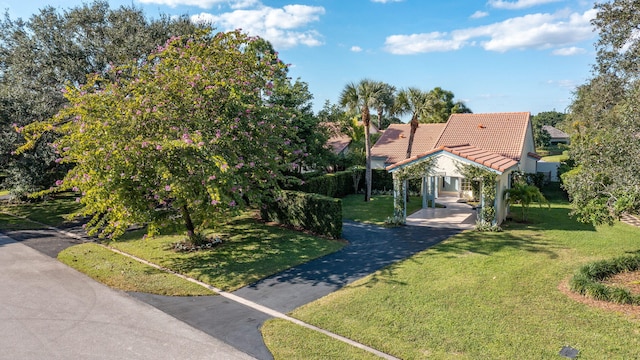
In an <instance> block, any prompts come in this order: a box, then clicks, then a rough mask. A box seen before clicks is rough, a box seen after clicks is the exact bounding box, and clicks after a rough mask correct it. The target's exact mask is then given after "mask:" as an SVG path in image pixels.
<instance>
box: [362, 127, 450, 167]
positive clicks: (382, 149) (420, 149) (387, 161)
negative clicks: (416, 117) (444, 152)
mask: <svg viewBox="0 0 640 360" xmlns="http://www.w3.org/2000/svg"><path fill="white" fill-rule="evenodd" d="M445 125H446V124H420V126H418V129H416V133H415V135H414V138H413V146H412V148H413V149H412V151H411V152H412V153H414V154H421V153H424V152H427V151H429V150H431V149H433V148H434V147H435V145H436V141H437V140H438V137H439V136H440V134H441V133H442V129H444V127H445ZM410 132H411V124H391V125H389V127H388V128H387V129H386V130H385V131H384V132H383V134H382V136H380V138H379V139H378V141H377V142H376V143H375V145H373V146H372V147H371V168H373V169H384V168H386V167H387V166H389V165H392V164H395V163H397V162H398V161H401V160H404V159H405V158H406V157H407V145H408V144H409V135H410Z"/></svg>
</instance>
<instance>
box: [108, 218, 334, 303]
mask: <svg viewBox="0 0 640 360" xmlns="http://www.w3.org/2000/svg"><path fill="white" fill-rule="evenodd" d="M217 232H218V233H219V234H221V235H222V239H223V243H222V245H218V246H216V247H214V248H213V249H211V250H200V251H196V252H175V251H174V250H173V249H172V244H174V243H176V242H178V241H181V240H184V235H183V232H181V231H176V232H174V233H173V234H166V235H159V236H156V237H153V238H143V234H144V232H143V231H141V230H139V231H135V232H131V233H129V234H126V235H125V236H124V237H123V238H122V239H120V240H118V241H112V242H109V243H108V245H109V246H112V247H114V248H116V249H118V250H121V251H124V252H126V253H128V254H132V255H135V256H137V257H140V258H142V259H145V260H147V261H150V262H152V263H154V264H157V265H160V266H163V267H166V268H168V269H171V270H173V271H175V272H177V273H180V274H183V275H187V276H189V277H192V278H195V279H197V280H200V281H202V282H204V283H207V284H210V285H213V286H215V287H217V288H219V289H222V290H225V291H233V290H236V289H239V288H241V287H243V286H246V285H249V284H251V283H253V282H255V281H258V280H260V279H263V278H265V277H267V276H269V275H273V274H275V273H278V272H280V271H282V270H285V269H288V268H290V267H292V266H295V265H298V264H302V263H305V262H308V261H310V260H313V259H315V258H317V257H321V256H323V255H326V254H329V253H332V252H335V251H338V250H339V249H341V248H342V247H343V246H344V245H345V244H344V243H343V242H340V241H335V240H328V239H325V238H321V237H317V236H313V235H309V234H306V233H302V232H297V231H293V230H289V229H286V228H282V227H278V226H271V225H267V224H264V223H261V222H259V221H256V220H255V219H254V218H253V216H252V214H249V213H248V214H246V215H243V216H239V217H237V218H235V219H233V220H231V221H230V222H229V223H227V224H223V225H220V227H219V228H218V229H217Z"/></svg>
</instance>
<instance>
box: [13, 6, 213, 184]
mask: <svg viewBox="0 0 640 360" xmlns="http://www.w3.org/2000/svg"><path fill="white" fill-rule="evenodd" d="M199 27H200V26H199V25H196V24H193V23H192V22H190V21H189V19H188V18H187V17H177V18H173V17H172V18H169V17H166V16H162V17H160V18H159V19H156V20H147V19H146V18H145V17H144V15H143V13H142V11H141V10H139V9H136V8H133V7H120V8H118V9H110V7H109V4H108V2H107V1H95V2H93V3H91V4H83V5H81V6H78V7H75V8H72V9H69V10H66V11H59V10H58V9H56V8H54V7H51V6H47V7H44V8H43V9H41V10H40V12H39V13H37V14H35V15H33V16H32V17H31V18H29V19H28V20H26V21H25V20H22V19H12V18H11V17H10V16H9V15H8V13H7V14H5V15H4V17H3V18H1V19H0V138H2V141H0V171H4V172H7V173H8V175H9V178H8V184H7V185H8V186H9V187H12V188H14V190H15V192H16V193H22V192H25V191H26V192H28V191H33V190H37V189H41V188H43V187H48V186H50V185H51V184H53V182H54V181H55V179H56V177H58V176H60V174H61V173H64V171H66V170H67V169H68V166H64V164H59V163H56V162H55V161H54V160H55V158H56V156H55V154H54V152H53V149H52V148H51V147H50V146H49V145H48V143H49V142H51V141H52V140H53V138H52V137H51V135H47V136H45V137H44V138H43V139H42V140H43V141H40V142H38V143H37V144H35V145H34V146H33V147H32V148H31V149H30V150H29V151H26V152H23V153H22V154H20V155H19V156H16V155H11V152H12V151H13V150H14V149H15V147H16V146H17V145H18V144H20V143H22V142H23V138H22V136H21V134H18V133H16V132H15V131H14V130H13V126H14V125H17V126H25V125H27V124H29V123H32V122H34V121H42V120H45V119H48V118H50V117H51V116H53V115H54V114H55V113H56V112H57V111H58V110H60V109H61V108H62V106H64V104H66V103H67V100H66V99H65V97H64V95H63V93H62V91H61V90H62V89H63V88H64V87H65V84H67V83H69V84H72V85H76V86H79V85H81V84H84V83H85V81H86V74H89V73H103V72H104V71H105V70H106V69H107V67H108V66H109V64H114V65H119V64H123V63H124V62H126V61H129V60H131V59H134V58H140V57H144V56H146V55H148V54H150V53H151V51H152V50H153V49H155V48H156V47H157V46H159V45H162V44H164V42H165V41H166V40H167V39H168V38H169V37H171V36H172V35H180V34H191V33H193V32H194V31H196V29H197V28H199Z"/></svg>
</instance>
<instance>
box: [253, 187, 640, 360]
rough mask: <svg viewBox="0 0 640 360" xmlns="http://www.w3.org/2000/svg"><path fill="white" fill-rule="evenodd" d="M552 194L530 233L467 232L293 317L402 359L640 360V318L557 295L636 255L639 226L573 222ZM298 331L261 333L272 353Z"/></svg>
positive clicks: (517, 228)
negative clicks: (587, 272)
mask: <svg viewBox="0 0 640 360" xmlns="http://www.w3.org/2000/svg"><path fill="white" fill-rule="evenodd" d="M557 195H558V194H548V195H547V198H548V199H549V200H551V201H552V206H551V209H550V210H548V209H546V208H542V209H540V208H537V207H532V208H530V209H529V214H530V217H529V220H530V223H529V224H520V223H515V222H512V223H508V224H505V225H504V229H505V231H504V232H500V233H479V232H474V231H468V232H463V233H461V234H459V235H456V236H454V237H452V238H450V239H448V240H446V241H444V242H442V243H441V244H439V245H437V246H435V247H433V248H431V249H429V250H426V251H424V252H422V253H420V254H417V255H416V256H413V257H412V258H410V259H407V260H405V261H402V262H400V263H397V264H395V265H392V266H389V267H387V268H385V269H382V270H380V271H378V272H376V273H375V274H373V275H371V276H368V277H366V278H363V279H361V280H359V281H357V282H355V283H353V284H351V285H349V286H347V287H345V288H343V289H342V290H340V291H338V292H335V293H333V294H330V295H328V296H326V297H324V298H322V299H320V300H318V301H315V302H313V303H311V304H308V305H306V306H303V307H301V308H299V309H297V310H295V311H294V312H293V313H292V316H294V317H296V318H298V319H301V320H303V321H306V322H308V323H311V324H313V325H316V326H319V327H321V328H324V329H327V330H329V331H332V332H335V333H337V334H340V335H343V336H346V337H348V338H351V339H353V340H356V341H358V342H361V343H364V344H366V345H368V346H371V347H373V348H376V349H378V350H380V351H383V352H386V353H389V354H391V355H394V356H396V357H399V358H402V359H424V358H430V359H431V358H433V359H449V358H461V359H515V358H518V359H549V358H558V357H559V355H558V352H559V351H560V349H561V348H562V347H563V346H571V347H574V348H576V349H578V350H579V351H580V353H579V357H580V358H584V359H637V358H640V319H638V318H636V317H633V316H632V315H624V314H621V313H616V312H612V311H609V310H604V309H600V308H594V307H590V306H588V305H585V304H583V303H579V302H576V301H574V300H572V299H570V298H569V297H568V296H567V295H565V294H564V293H563V292H562V291H561V289H562V288H563V285H562V284H564V283H566V281H567V280H568V279H569V278H570V277H571V276H572V275H573V274H574V273H575V271H576V270H577V269H578V268H579V267H580V266H581V265H583V264H585V263H588V262H591V261H594V260H598V259H609V258H613V257H617V256H620V255H625V254H629V253H636V252H638V251H640V240H639V239H640V229H638V228H635V227H631V226H628V225H626V224H621V223H618V224H616V225H615V226H613V227H609V226H602V227H593V226H590V225H584V224H579V223H577V222H575V220H573V219H571V218H569V216H568V212H569V207H568V204H567V203H566V202H565V201H564V200H563V199H562V197H561V196H557ZM513 211H514V212H517V211H519V209H517V208H514V209H513ZM425 231H428V230H425ZM295 327H296V325H293V324H288V323H285V322H282V321H279V320H276V321H270V322H267V323H266V324H265V325H264V327H263V330H262V331H263V334H264V336H265V343H266V344H268V345H269V346H270V348H271V351H272V352H273V353H274V354H280V353H281V351H282V349H281V348H286V349H296V348H298V347H299V345H296V343H297V342H299V339H298V338H296V337H294V336H289V334H292V333H293V334H296V333H298V332H299V329H297V328H295ZM276 329H277V331H276ZM335 341H336V340H333V339H320V340H319V341H318V342H313V343H312V344H307V345H308V346H312V348H306V347H305V348H304V349H303V350H302V351H301V352H298V353H286V356H282V357H280V356H276V359H280V358H283V359H284V358H304V357H305V355H306V354H309V353H313V354H322V352H323V348H324V347H325V346H334V345H331V344H332V343H333V342H335ZM332 358H336V359H351V358H354V356H351V355H344V356H342V355H339V356H335V357H333V356H332Z"/></svg>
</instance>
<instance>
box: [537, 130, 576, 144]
mask: <svg viewBox="0 0 640 360" xmlns="http://www.w3.org/2000/svg"><path fill="white" fill-rule="evenodd" d="M542 130H543V131H546V132H548V133H549V137H550V138H551V139H550V140H549V143H550V144H551V145H558V144H567V145H569V143H570V142H571V140H570V136H569V134H567V133H565V132H564V131H562V130H560V129H556V128H554V127H553V126H551V125H543V126H542Z"/></svg>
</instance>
